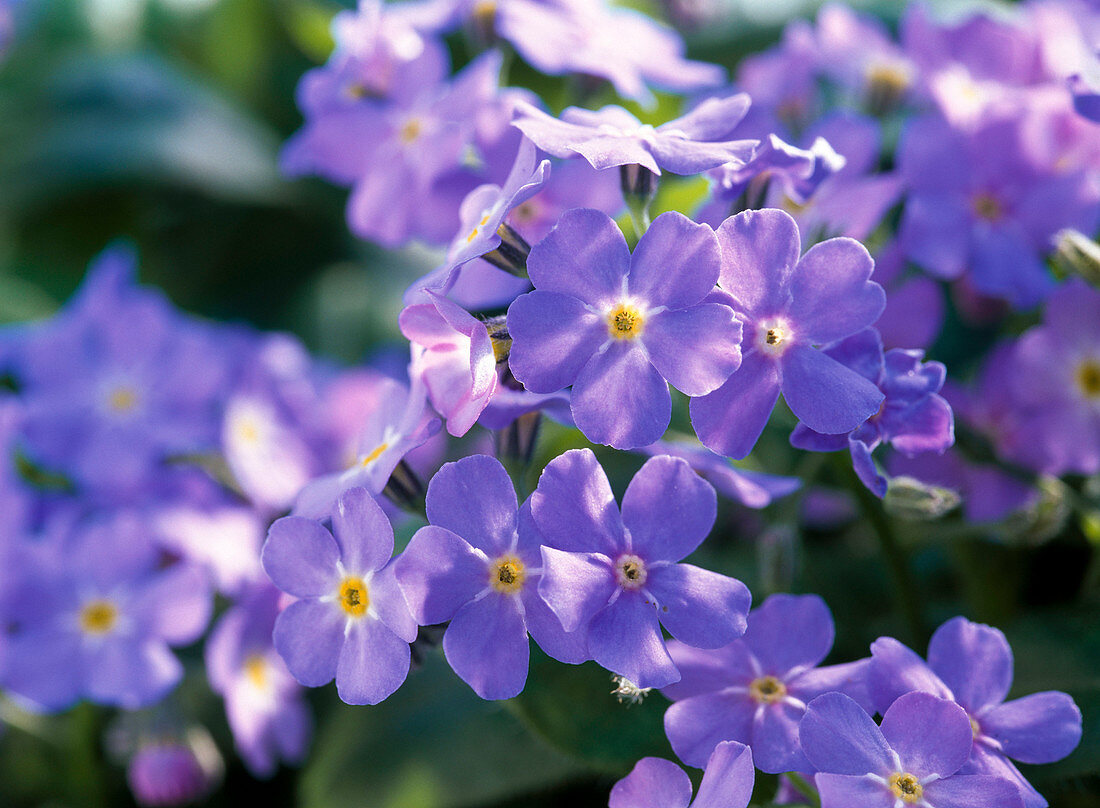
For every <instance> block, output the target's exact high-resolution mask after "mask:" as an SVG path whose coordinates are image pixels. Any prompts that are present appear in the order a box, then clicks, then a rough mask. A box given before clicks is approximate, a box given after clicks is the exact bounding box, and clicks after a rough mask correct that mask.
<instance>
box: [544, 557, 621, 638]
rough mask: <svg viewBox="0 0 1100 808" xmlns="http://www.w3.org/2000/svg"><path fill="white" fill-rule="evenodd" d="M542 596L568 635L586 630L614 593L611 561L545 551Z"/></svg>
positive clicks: (604, 558)
mask: <svg viewBox="0 0 1100 808" xmlns="http://www.w3.org/2000/svg"><path fill="white" fill-rule="evenodd" d="M538 592H539V596H540V597H541V598H542V599H543V600H544V601H545V602H546V605H547V606H549V607H550V609H551V610H552V611H553V612H554V614H555V615H557V617H558V620H559V621H560V622H561V625H562V628H564V629H565V630H566V631H567V632H574V631H578V630H583V629H584V627H585V626H587V625H588V623H589V621H590V620H591V619H592V617H593V615H595V614H596V612H598V611H599V610H600V609H602V608H604V607H605V606H606V605H607V602H608V601H609V600H610V599H611V596H612V595H613V594H614V592H615V576H614V574H613V573H612V571H611V561H610V559H608V558H607V556H605V555H601V554H599V553H569V552H564V551H562V550H555V549H554V548H553V547H543V548H542V578H541V579H540V580H539V585H538Z"/></svg>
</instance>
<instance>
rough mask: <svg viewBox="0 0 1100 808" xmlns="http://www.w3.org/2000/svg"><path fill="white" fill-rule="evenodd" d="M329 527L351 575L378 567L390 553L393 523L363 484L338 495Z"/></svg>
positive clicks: (388, 558)
mask: <svg viewBox="0 0 1100 808" xmlns="http://www.w3.org/2000/svg"><path fill="white" fill-rule="evenodd" d="M332 529H333V533H334V535H335V536H336V543H337V544H339V545H340V560H341V561H343V562H344V567H345V568H346V569H347V570H348V572H350V573H351V574H353V575H362V574H363V573H366V572H371V571H373V570H378V569H381V568H382V567H384V566H386V564H387V563H389V560H390V558H391V557H392V556H393V525H391V524H390V520H389V518H387V516H386V514H385V512H384V511H383V510H382V506H381V505H379V504H378V502H377V501H376V500H375V498H374V497H372V496H371V495H370V492H369V491H367V489H365V488H349V489H348V490H347V491H345V492H344V493H342V494H341V495H340V496H339V497H338V498H337V500H336V508H335V509H334V510H333V512H332Z"/></svg>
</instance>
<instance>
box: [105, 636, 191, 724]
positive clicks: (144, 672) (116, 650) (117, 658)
mask: <svg viewBox="0 0 1100 808" xmlns="http://www.w3.org/2000/svg"><path fill="white" fill-rule="evenodd" d="M88 664H89V665H90V668H91V670H90V672H89V676H88V696H89V698H91V699H92V700H93V701H98V702H102V703H106V704H111V705H114V706H116V707H122V708H124V709H127V710H136V709H139V708H141V707H146V706H148V705H150V704H153V703H155V702H157V701H160V700H161V699H162V698H164V696H165V695H166V694H167V693H168V691H169V690H171V689H172V688H174V687H175V686H176V684H177V683H178V682H179V681H180V679H182V678H183V665H181V664H180V661H179V660H178V659H176V657H175V656H174V655H173V654H172V652H171V651H169V650H168V646H166V645H165V644H164V643H162V642H160V641H153V642H149V641H144V642H139V641H136V640H133V639H128V640H123V641H111V640H108V641H106V642H104V643H103V644H102V645H101V646H100V647H99V648H98V649H96V650H95V651H94V652H93V653H92V654H91V657H90V658H89V660H88Z"/></svg>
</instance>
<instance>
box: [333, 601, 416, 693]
mask: <svg viewBox="0 0 1100 808" xmlns="http://www.w3.org/2000/svg"><path fill="white" fill-rule="evenodd" d="M411 660H412V654H411V652H410V650H409V644H408V643H407V642H405V641H404V640H402V639H401V638H400V637H398V636H397V635H396V634H394V633H393V632H392V631H390V630H389V629H388V628H387V627H386V625H385V623H383V622H382V621H381V620H373V619H371V618H369V617H368V618H364V619H362V620H359V621H357V622H356V623H355V624H353V625H352V628H351V631H349V632H348V635H347V638H346V639H345V640H344V647H343V648H342V649H341V651H340V661H339V664H338V665H337V667H336V692H337V693H338V694H339V696H340V699H341V700H342V701H344V703H346V704H378V703H379V702H380V701H383V700H384V699H386V698H387V697H388V696H390V695H391V694H392V693H393V692H394V691H395V690H397V688H399V687H401V684H402V682H404V681H405V677H406V676H408V675H409V664H410V662H411Z"/></svg>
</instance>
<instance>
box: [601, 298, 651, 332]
mask: <svg viewBox="0 0 1100 808" xmlns="http://www.w3.org/2000/svg"><path fill="white" fill-rule="evenodd" d="M644 325H645V320H644V318H643V317H642V313H641V312H640V311H638V309H636V308H635V307H633V306H629V305H627V304H626V303H621V304H619V305H618V306H616V307H615V308H613V309H612V310H611V311H610V312H608V315H607V332H608V333H609V334H610V335H611V336H612V337H614V338H615V339H634V338H635V337H637V336H639V335H640V334H641V333H642V327H643V326H644Z"/></svg>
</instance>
